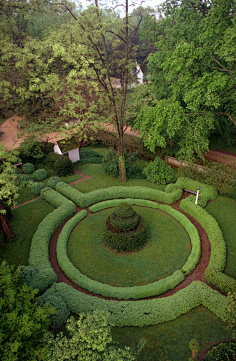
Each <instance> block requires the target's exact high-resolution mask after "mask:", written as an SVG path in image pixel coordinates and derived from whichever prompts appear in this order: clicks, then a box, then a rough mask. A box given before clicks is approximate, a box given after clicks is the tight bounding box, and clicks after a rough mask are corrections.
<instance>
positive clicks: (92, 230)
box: [68, 206, 191, 287]
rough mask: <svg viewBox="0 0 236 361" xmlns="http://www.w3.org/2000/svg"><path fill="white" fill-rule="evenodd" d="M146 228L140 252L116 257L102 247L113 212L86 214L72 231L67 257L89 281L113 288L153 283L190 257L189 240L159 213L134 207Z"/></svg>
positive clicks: (182, 229)
mask: <svg viewBox="0 0 236 361" xmlns="http://www.w3.org/2000/svg"><path fill="white" fill-rule="evenodd" d="M133 208H134V210H135V211H136V212H137V213H138V214H140V215H141V216H142V217H143V218H144V219H145V221H146V224H147V232H148V238H147V244H146V245H145V246H144V247H143V249H141V250H140V251H139V252H132V254H116V252H115V251H114V250H112V249H110V248H108V247H106V246H105V245H104V244H103V243H102V240H103V237H102V235H103V232H104V229H105V222H106V219H107V217H108V216H109V215H110V214H111V213H112V212H113V210H114V208H110V209H106V210H103V211H100V212H98V213H93V214H89V216H88V217H86V218H84V219H83V220H82V221H81V222H80V223H79V224H78V225H77V226H76V227H75V228H74V230H73V231H72V233H71V236H70V239H69V242H68V255H69V257H70V259H71V261H72V263H73V264H74V265H75V267H77V268H78V269H79V270H80V271H81V272H82V273H83V274H85V275H87V276H88V277H90V278H92V279H94V280H96V281H99V282H102V283H108V284H110V285H112V286H116V287H132V286H138V285H140V286H141V285H144V284H148V283H151V282H155V281H157V280H159V279H161V278H164V277H167V276H170V275H171V274H172V273H173V272H174V271H175V270H178V269H181V268H182V266H183V265H184V264H185V262H186V261H187V258H188V256H189V254H190V248H191V244H190V239H189V236H188V234H187V232H186V231H185V229H184V228H183V227H182V225H181V224H180V223H179V222H178V221H176V220H175V219H174V218H173V217H171V216H169V215H168V214H166V213H164V212H161V211H160V210H156V209H151V208H145V207H137V206H134V207H133Z"/></svg>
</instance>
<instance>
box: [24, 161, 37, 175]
mask: <svg viewBox="0 0 236 361" xmlns="http://www.w3.org/2000/svg"><path fill="white" fill-rule="evenodd" d="M34 170H35V166H34V165H33V163H25V164H23V166H22V171H23V173H25V174H31V173H33V172H34Z"/></svg>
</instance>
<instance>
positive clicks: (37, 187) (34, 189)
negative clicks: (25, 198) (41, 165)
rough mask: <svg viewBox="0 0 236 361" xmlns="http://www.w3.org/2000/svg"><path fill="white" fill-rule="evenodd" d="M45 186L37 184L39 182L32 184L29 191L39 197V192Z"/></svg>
mask: <svg viewBox="0 0 236 361" xmlns="http://www.w3.org/2000/svg"><path fill="white" fill-rule="evenodd" d="M45 187H46V186H45V184H44V183H39V182H34V183H33V184H32V185H31V188H30V191H31V193H32V194H33V195H34V196H39V195H40V192H41V190H42V189H43V188H45Z"/></svg>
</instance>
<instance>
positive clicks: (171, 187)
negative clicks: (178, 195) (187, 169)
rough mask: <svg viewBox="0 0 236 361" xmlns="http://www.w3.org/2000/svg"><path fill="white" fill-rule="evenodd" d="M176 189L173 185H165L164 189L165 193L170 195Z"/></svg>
mask: <svg viewBox="0 0 236 361" xmlns="http://www.w3.org/2000/svg"><path fill="white" fill-rule="evenodd" d="M177 189H178V187H177V185H176V184H174V183H169V184H167V186H166V187H165V192H166V193H172V192H175V191H176V190H177Z"/></svg>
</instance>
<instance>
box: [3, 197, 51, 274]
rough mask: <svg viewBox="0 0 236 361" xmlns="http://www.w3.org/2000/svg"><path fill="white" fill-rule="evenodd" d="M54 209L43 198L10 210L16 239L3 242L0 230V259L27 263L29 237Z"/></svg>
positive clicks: (9, 262) (15, 263) (11, 262)
mask: <svg viewBox="0 0 236 361" xmlns="http://www.w3.org/2000/svg"><path fill="white" fill-rule="evenodd" d="M53 209H55V208H54V207H53V206H52V205H51V204H49V203H48V202H46V201H44V200H43V199H36V200H35V201H34V202H32V203H28V204H25V205H24V206H21V207H19V208H17V209H14V210H13V211H12V213H13V220H12V221H11V226H12V229H13V231H14V232H15V234H16V240H14V241H11V242H10V243H9V244H7V245H5V244H3V241H4V238H3V233H2V230H1V231H0V244H1V246H0V259H1V261H2V260H3V259H5V260H7V262H8V264H10V265H15V267H16V268H17V267H18V266H19V265H20V264H21V265H28V258H29V252H30V246H31V239H32V237H33V235H34V233H35V231H36V230H37V228H38V225H39V223H40V222H41V221H42V220H43V219H44V218H45V217H46V216H47V215H48V214H49V213H50V212H52V211H53Z"/></svg>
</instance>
